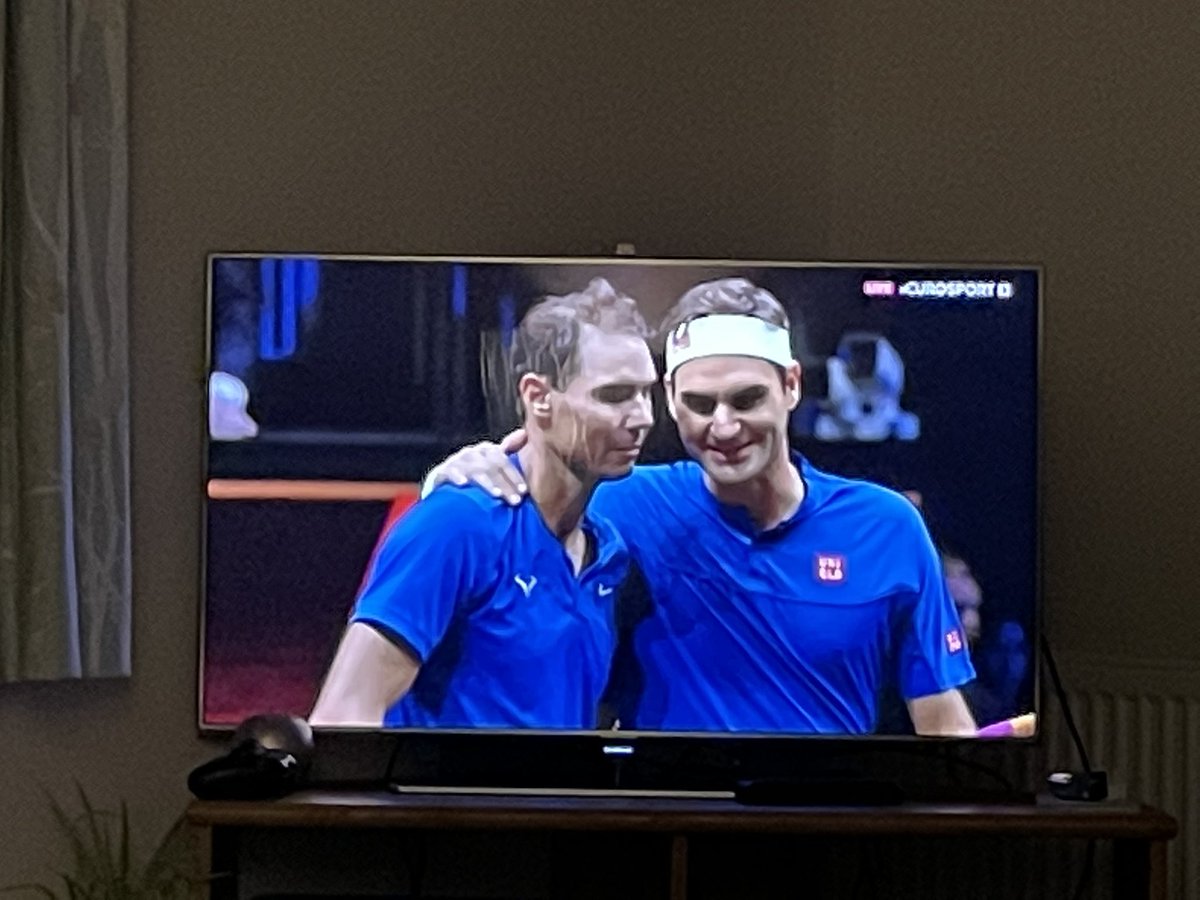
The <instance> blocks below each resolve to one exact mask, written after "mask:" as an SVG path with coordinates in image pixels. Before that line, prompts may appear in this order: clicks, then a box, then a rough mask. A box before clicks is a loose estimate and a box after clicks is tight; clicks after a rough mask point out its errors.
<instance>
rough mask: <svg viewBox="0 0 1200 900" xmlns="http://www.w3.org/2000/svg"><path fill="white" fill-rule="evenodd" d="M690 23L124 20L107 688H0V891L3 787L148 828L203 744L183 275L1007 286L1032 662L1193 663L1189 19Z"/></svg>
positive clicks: (11, 811)
mask: <svg viewBox="0 0 1200 900" xmlns="http://www.w3.org/2000/svg"><path fill="white" fill-rule="evenodd" d="M707 5H708V6H710V7H712V8H713V10H714V11H712V12H704V13H701V12H697V11H696V10H695V9H694V8H693V7H692V5H690V4H682V3H681V4H676V5H674V7H675V8H674V9H672V10H666V9H662V8H661V6H660V5H655V9H654V10H653V11H647V10H645V9H643V8H642V6H643V4H641V3H633V2H625V0H621V2H610V3H607V4H603V5H600V4H570V5H568V4H552V3H549V2H545V3H507V2H505V3H495V2H493V3H482V2H480V3H473V4H466V3H451V2H440V3H398V2H397V3H383V2H374V3H370V2H364V0H357V2H348V0H341V2H336V0H322V2H316V0H306V2H296V0H287V2H285V0H269V2H268V0H259V2H255V3H243V2H237V0H225V2H218V0H204V2H196V3H191V4H166V3H161V2H158V0H153V2H151V0H134V2H133V13H134V15H133V35H132V41H131V48H132V49H131V52H132V66H133V71H132V92H133V95H132V131H133V134H132V148H133V167H132V177H133V198H132V199H133V223H132V229H133V230H132V248H133V279H132V285H133V298H132V303H133V341H134V358H133V371H134V377H135V383H134V386H133V426H134V448H133V449H134V476H135V477H134V512H135V516H136V518H135V521H134V542H135V543H134V546H135V553H136V556H135V560H134V574H135V587H136V594H137V597H136V603H137V609H136V615H135V629H136V631H135V635H134V667H135V674H134V677H133V678H132V679H131V680H130V681H128V682H121V683H107V684H91V685H72V684H68V685H31V686H15V687H0V837H2V838H3V839H0V883H2V882H5V881H8V880H11V879H14V878H24V877H32V876H35V875H38V874H40V873H42V872H43V871H44V870H45V869H46V867H48V866H49V865H50V864H51V861H52V850H53V847H54V844H53V842H52V841H51V839H50V836H51V834H52V829H51V827H50V823H49V821H48V818H47V815H46V813H45V811H44V809H43V804H42V803H41V801H40V800H39V797H38V794H37V789H36V785H37V783H38V782H42V783H45V784H48V785H58V784H59V783H60V782H61V781H62V779H64V778H66V777H69V776H75V777H78V778H79V779H80V780H81V781H82V782H83V783H85V784H86V785H87V786H89V788H91V789H93V790H94V791H95V792H96V793H97V794H98V795H99V796H100V797H101V798H102V799H112V798H115V797H117V796H125V797H128V798H129V799H130V801H131V803H132V805H133V810H134V813H135V815H138V816H141V817H143V818H144V821H145V822H146V823H147V824H148V825H151V826H152V828H153V829H157V828H160V827H162V826H164V825H165V824H166V822H167V821H168V820H169V819H170V818H172V817H173V816H174V815H175V814H176V813H177V812H178V811H179V810H181V809H182V807H183V805H184V803H185V802H186V790H185V788H184V776H185V774H186V772H187V770H188V769H189V768H190V767H191V766H192V765H194V764H195V763H196V762H198V761H200V760H202V759H204V758H207V757H208V756H209V755H211V754H212V753H213V752H214V749H215V748H214V746H213V745H211V744H205V743H203V742H201V741H200V740H198V739H197V738H196V737H195V735H194V726H193V722H194V713H193V708H194V673H195V639H196V611H197V584H198V580H197V572H198V546H199V540H198V536H197V522H198V517H199V494H200V492H199V486H200V478H199V473H200V468H201V461H200V442H199V438H200V428H199V426H198V425H197V415H198V413H199V410H200V401H201V387H202V367H203V348H202V344H203V337H202V335H203V327H204V310H203V299H204V284H203V257H204V254H205V253H206V252H207V251H210V250H220V249H295V250H301V249H305V250H327V251H379V252H388V251H398V252H399V251H402V252H446V253H454V252H464V253H466V252H478V253H506V252H512V253H550V254H558V253H593V252H604V251H606V250H607V249H608V248H610V247H611V246H612V245H613V243H614V242H616V241H618V240H632V241H635V242H636V243H637V245H638V248H639V250H640V251H641V252H642V253H643V254H646V255H652V254H670V255H682V254H695V255H735V256H736V255H753V256H760V255H761V256H767V257H776V258H788V257H799V258H806V257H807V258H813V257H816V258H837V259H842V258H864V257H868V258H897V257H915V258H923V259H934V260H938V259H949V260H954V259H958V260H962V259H972V258H988V259H1006V258H1016V259H1022V260H1025V259H1034V260H1037V259H1040V260H1041V261H1043V262H1044V263H1045V264H1046V266H1047V269H1048V273H1049V274H1048V280H1047V304H1046V316H1045V319H1046V365H1045V412H1046V453H1045V463H1046V466H1045V468H1046V485H1047V486H1046V587H1047V593H1048V621H1049V625H1050V627H1051V629H1052V634H1053V637H1054V640H1055V642H1056V644H1057V645H1059V646H1060V647H1061V648H1063V652H1064V655H1066V656H1068V657H1070V658H1088V659H1094V658H1100V657H1102V658H1105V659H1108V658H1119V659H1127V660H1140V661H1141V662H1140V665H1142V666H1143V668H1144V667H1145V666H1147V665H1150V666H1151V667H1153V666H1156V665H1157V664H1158V662H1160V661H1161V662H1162V663H1163V665H1165V666H1168V667H1169V666H1175V667H1176V668H1177V669H1180V667H1181V665H1182V669H1181V670H1186V669H1188V668H1190V669H1191V670H1193V671H1194V670H1195V669H1196V668H1200V648H1198V647H1197V635H1200V603H1198V602H1197V601H1200V589H1198V588H1197V587H1196V585H1197V584H1198V583H1200V562H1198V561H1197V560H1198V558H1200V554H1198V553H1197V552H1196V546H1195V542H1196V538H1195V537H1194V535H1195V534H1197V533H1200V529H1198V528H1197V527H1196V525H1195V522H1194V521H1193V519H1194V515H1193V513H1194V511H1195V510H1196V509H1197V508H1198V507H1200V476H1198V475H1197V474H1196V467H1195V464H1194V462H1193V448H1194V447H1195V446H1197V445H1198V444H1200V417H1198V416H1197V414H1196V410H1197V402H1196V397H1197V396H1198V395H1200V353H1197V352H1196V351H1195V350H1193V343H1192V342H1193V341H1194V340H1196V335H1197V331H1198V329H1197V325H1198V324H1200V316H1198V313H1197V312H1196V310H1197V302H1198V301H1200V297H1198V295H1197V291H1196V290H1195V287H1194V282H1193V278H1194V277H1195V275H1196V273H1198V272H1200V243H1198V242H1197V240H1196V237H1195V236H1196V226H1197V224H1198V223H1197V212H1198V210H1200V172H1198V171H1197V168H1198V165H1197V155H1196V153H1195V152H1194V150H1193V148H1192V146H1191V145H1190V143H1189V138H1190V137H1193V136H1195V135H1197V134H1200V108H1198V107H1197V105H1196V104H1195V102H1194V97H1193V95H1194V87H1195V84H1196V83H1197V77H1198V75H1200V72H1198V68H1200V62H1198V60H1200V39H1198V32H1197V28H1196V24H1195V23H1196V18H1195V14H1194V8H1193V7H1194V0H1170V2H1162V3H1158V4H1154V5H1151V6H1146V7H1145V8H1144V9H1143V8H1140V7H1139V6H1138V5H1136V4H1131V3H1119V2H1116V0H1103V2H1095V0H1071V2H1068V3H1065V4H1064V3H1059V4H1043V3H1036V2H1027V3H1024V4H1000V5H997V4H992V3H985V2H982V0H973V2H968V3H958V4H947V3H943V2H935V0H926V2H913V3H904V4H893V3H890V2H885V0H872V2H866V3H860V4H853V5H851V4H840V3H834V2H829V3H824V4H821V6H820V8H816V5H815V4H787V3H778V2H772V3H744V2H743V3H729V4H721V5H718V4H707ZM814 9H816V11H813V10H814ZM1147 661H1149V662H1147ZM1180 661H1190V662H1186V663H1183V664H1181V663H1180ZM18 822H23V824H18Z"/></svg>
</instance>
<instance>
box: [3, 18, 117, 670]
mask: <svg viewBox="0 0 1200 900" xmlns="http://www.w3.org/2000/svg"><path fill="white" fill-rule="evenodd" d="M126 4H127V0H0V8H2V9H3V15H2V16H0V48H2V50H0V52H2V53H3V66H2V69H0V71H2V74H0V148H2V151H3V152H2V154H0V210H2V211H3V212H2V215H0V682H5V681H21V680H34V679H56V678H81V677H108V676H120V675H128V674H129V671H130V619H131V590H130V558H129V554H130V546H129V544H130V540H129V534H130V528H129V361H128V355H129V346H128V319H127V310H128V297H127V267H128V263H127V243H128V236H127V230H128V226H127V216H128V181H129V173H128V145H127V133H128V127H127V83H126V78H127V53H126V36H127V15H126Z"/></svg>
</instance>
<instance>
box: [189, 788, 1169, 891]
mask: <svg viewBox="0 0 1200 900" xmlns="http://www.w3.org/2000/svg"><path fill="white" fill-rule="evenodd" d="M187 819H188V821H189V823H190V824H191V825H192V826H193V827H194V829H195V834H196V836H197V838H198V847H199V848H200V852H201V853H202V854H203V859H204V861H205V864H206V865H207V866H209V867H210V868H209V870H210V871H212V872H214V873H226V877H222V878H218V879H215V880H214V881H213V882H212V883H211V892H212V895H213V896H214V897H236V896H237V883H236V877H237V871H238V867H239V861H238V836H239V833H240V832H241V831H242V830H243V829H268V830H274V829H371V830H374V829H396V830H403V831H406V832H410V833H428V832H448V831H460V832H461V831H485V832H491V833H498V832H514V831H541V832H551V833H562V832H575V833H584V832H586V833H589V834H592V835H599V834H601V833H610V834H611V833H621V834H625V835H630V834H641V835H645V836H646V837H647V839H648V840H649V839H650V838H651V837H652V836H657V837H656V839H657V840H660V841H661V845H660V846H661V848H662V853H663V856H664V858H663V859H662V863H663V866H664V869H666V870H667V871H668V872H669V874H668V875H667V876H666V877H665V878H664V885H663V887H664V894H666V895H669V896H670V897H671V898H672V900H683V898H685V897H686V896H687V893H688V882H689V870H690V869H691V866H690V865H689V858H688V851H689V840H691V841H696V840H710V841H711V839H713V838H716V839H718V840H719V839H722V838H725V837H728V838H729V839H733V837H734V836H736V835H743V836H744V835H776V836H784V835H794V836H798V837H800V836H805V837H832V836H842V837H867V836H870V837H873V838H876V839H891V838H911V837H914V836H924V837H929V838H937V839H945V840H950V839H955V838H960V837H968V836H976V837H980V836H983V837H1001V836H1012V837H1022V838H1028V839H1032V840H1038V839H1045V838H1082V839H1096V840H1106V841H1112V842H1113V845H1114V857H1113V859H1114V864H1113V873H1112V874H1113V880H1114V885H1113V889H1114V890H1113V896H1114V897H1121V898H1124V897H1138V898H1155V900H1159V898H1165V897H1166V895H1167V880H1166V879H1167V842H1168V841H1169V840H1171V839H1172V838H1173V837H1174V836H1175V834H1176V831H1177V826H1176V823H1175V820H1174V819H1172V818H1171V817H1170V816H1168V815H1166V814H1165V813H1163V812H1161V811H1159V810H1157V809H1152V808H1150V807H1146V806H1142V805H1140V804H1136V803H1130V802H1124V801H1108V802H1104V803H1064V802H1060V801H1055V800H1050V799H1047V800H1039V802H1037V803H1034V804H1028V805H994V806H992V805H966V804H964V805H954V804H939V805H929V804H909V805H901V806H893V807H876V808H859V807H818V808H811V807H767V806H743V805H739V804H737V803H735V802H733V801H732V800H719V799H693V798H686V799H676V798H657V797H655V798H644V797H637V798H628V797H593V796H589V797H563V796H556V797H546V796H521V795H500V796H496V795H444V794H416V793H406V794H394V793H387V792H351V791H346V792H337V791H308V792H303V793H298V794H294V795H292V796H290V797H287V798H285V799H283V800H278V801H269V802H252V801H220V802H216V801H196V802H193V803H192V804H191V806H190V807H189V808H188V812H187ZM230 873H232V875H230ZM793 887H794V886H793Z"/></svg>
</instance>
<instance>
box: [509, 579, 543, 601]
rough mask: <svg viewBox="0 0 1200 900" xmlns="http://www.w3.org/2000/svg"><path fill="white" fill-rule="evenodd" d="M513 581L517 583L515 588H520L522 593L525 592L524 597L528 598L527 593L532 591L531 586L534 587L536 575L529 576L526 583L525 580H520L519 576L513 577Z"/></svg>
mask: <svg viewBox="0 0 1200 900" xmlns="http://www.w3.org/2000/svg"><path fill="white" fill-rule="evenodd" d="M513 581H515V582H516V583H517V586H518V587H519V588H520V589H521V590H522V591H524V592H525V596H526V597H528V596H529V592H530V591H532V590H533V586H534V585H535V584H537V576H536V575H530V576H529V580H528V581H526V580H525V579H524V578H522V577H521V576H520V575H514V576H513Z"/></svg>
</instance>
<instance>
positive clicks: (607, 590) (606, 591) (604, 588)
mask: <svg viewBox="0 0 1200 900" xmlns="http://www.w3.org/2000/svg"><path fill="white" fill-rule="evenodd" d="M612 592H613V589H612V588H610V587H607V586H605V585H603V584H602V585H600V587H598V588H596V593H597V594H599V595H600V596H601V597H607V596H608V595H609V594H611V593H612Z"/></svg>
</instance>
